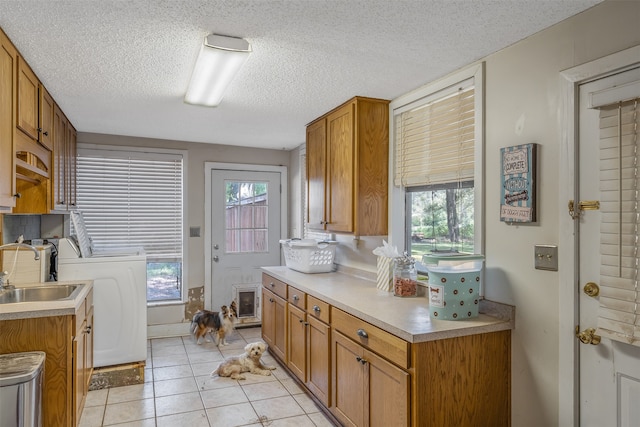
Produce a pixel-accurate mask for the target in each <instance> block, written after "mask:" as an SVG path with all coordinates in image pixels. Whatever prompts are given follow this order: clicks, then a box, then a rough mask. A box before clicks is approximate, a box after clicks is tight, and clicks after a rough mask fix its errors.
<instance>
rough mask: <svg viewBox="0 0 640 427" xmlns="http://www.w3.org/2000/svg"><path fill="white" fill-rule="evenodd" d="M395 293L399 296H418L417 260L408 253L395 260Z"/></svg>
mask: <svg viewBox="0 0 640 427" xmlns="http://www.w3.org/2000/svg"><path fill="white" fill-rule="evenodd" d="M393 295H395V296H397V297H415V296H418V273H417V272H416V262H415V260H414V259H413V258H412V257H410V256H408V255H407V254H405V256H403V257H398V258H394V260H393Z"/></svg>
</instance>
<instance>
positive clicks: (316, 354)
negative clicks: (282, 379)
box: [306, 314, 331, 408]
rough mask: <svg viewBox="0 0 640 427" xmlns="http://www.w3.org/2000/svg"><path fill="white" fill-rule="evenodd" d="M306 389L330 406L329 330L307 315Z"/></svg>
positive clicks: (326, 326)
mask: <svg viewBox="0 0 640 427" xmlns="http://www.w3.org/2000/svg"><path fill="white" fill-rule="evenodd" d="M306 386H307V388H308V389H309V390H310V391H311V393H313V394H314V395H315V396H316V397H317V398H318V399H319V400H320V402H322V404H324V406H326V407H327V408H328V407H329V406H331V328H330V327H329V325H327V324H326V323H323V322H321V321H320V320H317V319H316V318H314V317H312V316H311V315H309V314H308V315H307V382H306Z"/></svg>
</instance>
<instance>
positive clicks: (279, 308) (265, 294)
mask: <svg viewBox="0 0 640 427" xmlns="http://www.w3.org/2000/svg"><path fill="white" fill-rule="evenodd" d="M285 292H286V291H285ZM286 308H287V301H286V300H285V299H284V298H281V297H279V296H277V295H276V294H274V293H273V292H271V291H268V290H266V289H264V288H263V290H262V339H263V340H264V342H266V343H267V344H268V345H269V348H270V349H271V350H272V351H273V353H274V354H275V355H276V356H278V357H279V358H280V359H281V360H282V361H284V363H287V357H286V356H287V340H286V334H287V316H286Z"/></svg>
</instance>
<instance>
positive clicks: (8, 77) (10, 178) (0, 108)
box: [0, 31, 18, 209]
mask: <svg viewBox="0 0 640 427" xmlns="http://www.w3.org/2000/svg"><path fill="white" fill-rule="evenodd" d="M17 69H18V52H17V51H16V49H15V47H14V46H13V44H12V43H11V42H10V41H9V39H8V38H7V36H6V35H5V34H4V33H3V32H2V31H0V209H7V208H12V207H14V206H15V204H16V201H15V198H14V194H15V193H16V188H15V166H14V164H15V149H14V142H13V141H14V140H13V132H14V128H15V118H16V95H15V93H16V72H17Z"/></svg>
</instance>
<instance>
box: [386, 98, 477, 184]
mask: <svg viewBox="0 0 640 427" xmlns="http://www.w3.org/2000/svg"><path fill="white" fill-rule="evenodd" d="M474 92H475V91H474V88H473V86H468V85H467V86H466V87H465V86H462V87H458V88H456V90H455V91H454V93H452V94H447V95H442V96H441V97H440V98H437V99H435V100H433V101H431V102H428V103H427V104H423V105H420V106H417V107H415V108H413V109H408V110H406V111H403V112H401V113H400V114H398V115H396V116H395V129H396V135H395V140H396V170H395V179H394V183H395V185H396V186H404V187H413V186H419V185H433V184H444V183H451V182H461V181H470V180H473V176H474V150H475V118H474V116H475V111H474V106H475V101H474Z"/></svg>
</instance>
